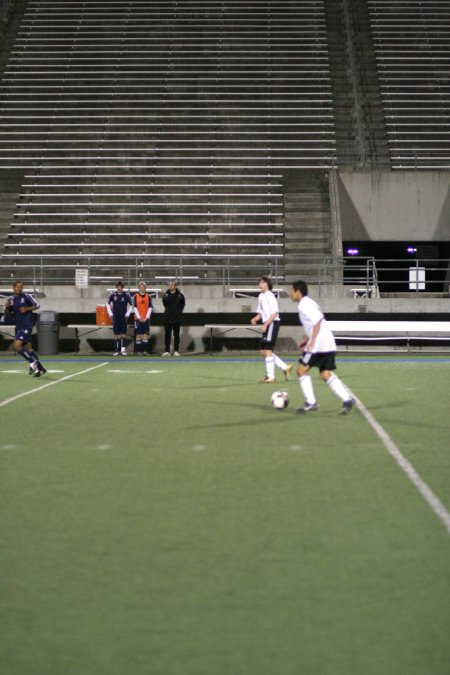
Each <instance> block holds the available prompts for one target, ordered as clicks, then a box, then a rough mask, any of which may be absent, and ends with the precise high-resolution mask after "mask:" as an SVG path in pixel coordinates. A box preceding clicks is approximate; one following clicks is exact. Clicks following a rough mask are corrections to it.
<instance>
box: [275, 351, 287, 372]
mask: <svg viewBox="0 0 450 675" xmlns="http://www.w3.org/2000/svg"><path fill="white" fill-rule="evenodd" d="M274 358H275V365H276V366H278V368H281V370H286V363H285V362H284V361H283V359H280V357H279V356H277V354H274Z"/></svg>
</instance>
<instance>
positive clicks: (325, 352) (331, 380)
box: [290, 281, 355, 415]
mask: <svg viewBox="0 0 450 675" xmlns="http://www.w3.org/2000/svg"><path fill="white" fill-rule="evenodd" d="M290 297H291V300H292V302H296V303H298V307H297V309H298V316H299V320H300V323H301V324H302V326H303V328H304V330H305V333H306V335H305V337H304V338H303V339H302V340H301V342H300V344H299V347H300V349H303V350H304V351H303V354H302V356H301V357H300V359H299V364H298V368H297V375H298V378H299V384H300V389H301V391H302V393H303V395H304V397H305V404H304V405H303V406H301V407H300V408H297V411H298V412H302V413H305V412H311V411H314V410H317V409H318V407H319V404H318V403H317V401H316V397H315V395H314V389H313V385H312V380H311V376H310V375H309V371H310V370H311V368H318V369H319V372H320V377H321V378H322V380H323V381H324V382H325V383H326V384H327V385H328V386H329V387H330V389H331V391H332V392H333V393H334V394H336V396H337V397H338V398H340V399H341V401H342V408H341V410H340V411H339V414H340V415H347V413H349V412H350V410H351V409H352V408H353V406H354V405H355V400H354V399H353V398H352V396H350V394H349V392H348V391H347V389H346V388H345V386H344V384H343V383H342V381H341V380H340V379H339V378H338V376H337V375H336V374H335V373H334V372H333V371H334V370H336V341H335V339H334V335H333V333H332V332H331V330H330V328H329V327H328V325H327V322H326V319H325V317H324V315H323V314H322V312H321V310H320V307H319V305H318V304H317V303H316V302H315V301H314V300H312V299H311V298H310V297H309V296H308V286H307V285H306V283H305V282H304V281H295V282H294V283H293V284H292V287H291V290H290Z"/></svg>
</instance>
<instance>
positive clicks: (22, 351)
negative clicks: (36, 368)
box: [19, 347, 36, 363]
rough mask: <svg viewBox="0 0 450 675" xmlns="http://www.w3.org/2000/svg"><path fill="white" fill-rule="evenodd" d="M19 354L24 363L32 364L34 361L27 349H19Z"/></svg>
mask: <svg viewBox="0 0 450 675" xmlns="http://www.w3.org/2000/svg"><path fill="white" fill-rule="evenodd" d="M19 354H20V356H22V357H23V358H24V359H25V361H28V363H33V362H34V361H36V359H35V358H33V356H32V355H31V353H30V352H29V351H28V350H27V349H25V347H22V349H19Z"/></svg>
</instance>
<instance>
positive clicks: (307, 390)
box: [298, 375, 316, 403]
mask: <svg viewBox="0 0 450 675" xmlns="http://www.w3.org/2000/svg"><path fill="white" fill-rule="evenodd" d="M298 382H299V384H300V389H301V390H302V392H303V396H304V397H305V401H306V403H315V402H316V397H315V396H314V389H313V384H312V380H311V375H302V376H301V377H299V378H298Z"/></svg>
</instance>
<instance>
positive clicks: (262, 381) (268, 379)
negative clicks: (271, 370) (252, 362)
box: [258, 375, 276, 384]
mask: <svg viewBox="0 0 450 675" xmlns="http://www.w3.org/2000/svg"><path fill="white" fill-rule="evenodd" d="M258 382H259V384H275V382H276V379H275V378H274V377H267V375H266V376H265V377H262V378H261V379H260V380H258Z"/></svg>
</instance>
